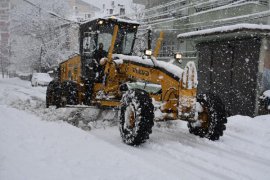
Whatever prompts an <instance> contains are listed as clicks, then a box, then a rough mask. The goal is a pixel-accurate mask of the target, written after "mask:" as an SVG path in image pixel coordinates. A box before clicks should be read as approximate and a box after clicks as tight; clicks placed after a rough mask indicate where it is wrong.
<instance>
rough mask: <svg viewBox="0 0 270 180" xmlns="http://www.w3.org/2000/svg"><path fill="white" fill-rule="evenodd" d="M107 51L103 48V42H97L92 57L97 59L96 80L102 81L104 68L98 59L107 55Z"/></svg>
mask: <svg viewBox="0 0 270 180" xmlns="http://www.w3.org/2000/svg"><path fill="white" fill-rule="evenodd" d="M107 56H108V53H107V51H105V50H104V49H103V43H99V45H98V49H97V50H95V51H94V54H93V58H94V59H95V60H96V61H97V72H98V77H97V81H98V82H102V77H103V75H104V68H103V67H102V65H101V64H100V60H101V59H102V58H104V57H107Z"/></svg>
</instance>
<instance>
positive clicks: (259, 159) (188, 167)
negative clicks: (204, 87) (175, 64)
mask: <svg viewBox="0 0 270 180" xmlns="http://www.w3.org/2000/svg"><path fill="white" fill-rule="evenodd" d="M45 92H46V88H44V87H31V85H30V82H27V81H22V80H19V79H0V123H1V125H0V179H1V180H2V179H3V180H40V179H44V180H48V179H50V180H54V179H57V180H59V179H65V180H69V179H70V180H74V179H78V180H79V179H102V180H103V179H110V180H111V179H117V180H120V179H123V180H124V179H125V180H126V179H129V180H131V179H136V180H137V179H147V180H151V179H155V180H158V179H162V180H164V179H170V180H171V179H189V180H190V179H207V180H208V179H213V180H218V179H224V180H225V179H226V180H228V179H247V180H249V179H260V180H264V179H265V180H268V179H270V153H269V149H270V115H265V116H259V117H256V118H250V117H245V116H233V117H230V118H229V119H228V124H227V130H226V131H225V133H224V136H223V137H222V138H221V139H220V140H219V141H216V142H212V141H209V140H207V139H202V138H199V137H196V136H194V135H192V134H189V132H188V129H187V127H186V123H185V122H183V121H174V122H167V123H156V124H155V126H154V128H153V133H152V134H151V136H150V140H148V141H147V142H146V143H145V144H143V145H142V146H139V147H131V146H128V145H125V144H124V143H122V141H121V137H120V133H119V131H118V127H117V126H116V124H117V123H116V118H112V117H113V116H114V115H115V114H116V112H113V111H105V112H102V113H99V110H97V109H94V108H87V109H83V108H77V109H75V108H63V109H55V108H53V107H51V108H49V109H46V108H45ZM77 119H80V120H81V121H82V122H83V121H84V122H85V121H88V122H89V126H90V127H91V130H89V127H88V128H87V127H86V128H85V127H83V129H81V128H77V127H75V126H73V125H71V124H70V123H73V122H76V121H75V120H77ZM66 121H68V122H70V123H67V122H66Z"/></svg>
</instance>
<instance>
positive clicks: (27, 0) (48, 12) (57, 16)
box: [23, 0, 79, 24]
mask: <svg viewBox="0 0 270 180" xmlns="http://www.w3.org/2000/svg"><path fill="white" fill-rule="evenodd" d="M23 1H24V2H26V3H28V4H30V5H31V6H33V7H35V8H37V9H39V10H42V11H44V12H46V13H47V14H49V15H51V16H53V17H56V18H58V19H60V20H64V21H68V22H70V23H74V24H79V23H78V22H76V21H72V20H70V19H66V18H64V17H62V16H60V15H58V14H56V13H54V12H51V11H48V10H46V9H43V8H41V7H40V6H38V5H36V4H34V3H32V2H31V1H29V0H23Z"/></svg>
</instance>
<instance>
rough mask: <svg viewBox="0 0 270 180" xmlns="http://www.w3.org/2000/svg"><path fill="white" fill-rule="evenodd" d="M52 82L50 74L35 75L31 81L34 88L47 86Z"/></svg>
mask: <svg viewBox="0 0 270 180" xmlns="http://www.w3.org/2000/svg"><path fill="white" fill-rule="evenodd" d="M51 81H52V78H51V77H50V75H49V74H48V73H33V75H32V79H31V85H32V86H47V85H48V84H49V83H50V82H51Z"/></svg>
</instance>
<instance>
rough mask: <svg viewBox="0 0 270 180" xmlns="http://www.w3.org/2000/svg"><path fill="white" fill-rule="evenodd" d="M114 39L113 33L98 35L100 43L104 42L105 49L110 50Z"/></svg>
mask: <svg viewBox="0 0 270 180" xmlns="http://www.w3.org/2000/svg"><path fill="white" fill-rule="evenodd" d="M111 41H112V34H111V33H106V32H104V33H100V34H99V36H98V44H99V43H102V44H103V49H104V50H105V51H107V52H108V51H109V48H110V45H111Z"/></svg>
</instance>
